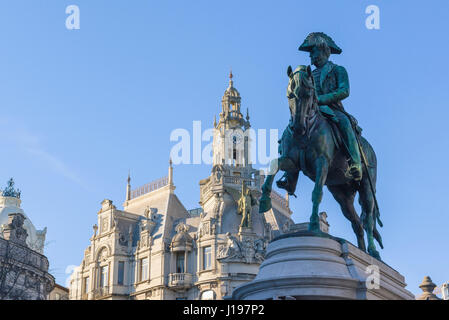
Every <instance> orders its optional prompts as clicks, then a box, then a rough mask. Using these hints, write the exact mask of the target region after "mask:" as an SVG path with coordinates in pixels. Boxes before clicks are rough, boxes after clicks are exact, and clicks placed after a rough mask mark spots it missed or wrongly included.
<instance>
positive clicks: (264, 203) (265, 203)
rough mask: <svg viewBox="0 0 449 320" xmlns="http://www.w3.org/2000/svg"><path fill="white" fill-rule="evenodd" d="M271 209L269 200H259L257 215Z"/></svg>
mask: <svg viewBox="0 0 449 320" xmlns="http://www.w3.org/2000/svg"><path fill="white" fill-rule="evenodd" d="M270 209H271V199H270V198H268V199H260V202H259V213H265V212H267V211H269V210H270Z"/></svg>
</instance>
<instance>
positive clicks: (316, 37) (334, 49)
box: [298, 32, 342, 54]
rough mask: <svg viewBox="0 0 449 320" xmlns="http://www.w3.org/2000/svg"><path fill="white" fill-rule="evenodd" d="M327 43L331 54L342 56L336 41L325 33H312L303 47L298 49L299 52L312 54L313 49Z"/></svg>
mask: <svg viewBox="0 0 449 320" xmlns="http://www.w3.org/2000/svg"><path fill="white" fill-rule="evenodd" d="M322 42H325V43H326V44H327V46H328V47H329V49H330V50H331V53H334V54H340V53H341V52H342V50H341V49H340V48H339V47H338V46H337V45H336V44H335V42H334V40H332V38H331V37H329V36H328V35H327V34H325V33H323V32H312V33H310V34H309V35H308V36H307V38H306V40H304V42H303V43H302V45H301V46H300V47H299V48H298V50H299V51H305V52H311V51H312V48H313V47H314V46H316V45H317V44H319V43H322Z"/></svg>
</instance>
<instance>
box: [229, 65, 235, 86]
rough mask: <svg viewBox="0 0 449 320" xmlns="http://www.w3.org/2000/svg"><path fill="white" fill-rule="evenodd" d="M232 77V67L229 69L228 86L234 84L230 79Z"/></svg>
mask: <svg viewBox="0 0 449 320" xmlns="http://www.w3.org/2000/svg"><path fill="white" fill-rule="evenodd" d="M232 78H234V75H233V74H232V68H231V70H230V71H229V87H230V88H232V87H233V85H234V81H233V80H232Z"/></svg>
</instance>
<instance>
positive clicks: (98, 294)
mask: <svg viewBox="0 0 449 320" xmlns="http://www.w3.org/2000/svg"><path fill="white" fill-rule="evenodd" d="M92 293H93V294H92V296H93V299H94V300H100V299H103V298H105V297H107V296H109V295H110V293H109V287H99V288H96V289H95V290H94V291H93V292H92Z"/></svg>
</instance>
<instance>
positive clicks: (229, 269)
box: [70, 73, 293, 300]
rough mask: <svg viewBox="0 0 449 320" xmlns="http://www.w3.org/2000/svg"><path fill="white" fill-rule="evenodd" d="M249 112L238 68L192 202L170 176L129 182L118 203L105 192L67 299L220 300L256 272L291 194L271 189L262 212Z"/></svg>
mask: <svg viewBox="0 0 449 320" xmlns="http://www.w3.org/2000/svg"><path fill="white" fill-rule="evenodd" d="M250 128H251V126H250V122H249V115H248V112H247V115H246V117H244V116H243V115H242V113H241V97H240V94H239V92H238V91H237V89H236V88H235V87H234V84H233V79H232V73H231V75H230V80H229V86H228V88H227V89H226V91H225V93H224V95H223V98H222V110H221V113H220V115H219V121H218V122H217V120H215V121H214V141H213V167H212V170H211V175H210V176H209V177H207V178H206V179H203V180H201V181H200V182H199V184H200V205H201V207H200V208H198V209H193V210H187V209H186V208H185V207H184V205H183V204H182V203H181V201H180V200H179V198H178V197H177V196H176V193H175V189H176V187H175V185H174V181H173V167H172V163H171V161H170V165H169V168H168V176H167V177H165V178H162V179H160V180H158V181H155V182H152V183H150V184H147V185H145V186H143V187H140V188H137V189H135V190H131V181H130V178H129V177H128V184H127V189H126V200H125V202H124V204H123V210H119V209H117V208H116V206H115V205H114V204H113V202H112V201H111V200H104V201H103V202H102V204H101V209H100V210H99V211H98V213H97V224H95V225H94V227H93V234H92V237H91V239H90V245H89V246H88V247H87V248H86V250H85V251H84V258H83V261H82V263H81V265H80V266H79V267H78V268H77V269H76V270H75V271H74V273H73V274H72V278H71V283H70V299H139V300H141V299H150V300H155V299H156V300H160V299H189V300H193V299H223V298H224V297H225V296H230V295H231V294H232V291H233V290H234V288H235V287H237V286H238V285H240V284H243V283H246V282H248V281H250V280H252V279H253V278H254V277H255V276H256V275H257V272H258V269H259V265H260V263H261V262H262V261H263V259H264V253H265V248H266V245H267V243H268V242H269V241H270V239H272V238H273V237H274V236H277V235H280V234H282V233H284V232H286V231H287V230H288V229H289V227H290V226H291V225H292V224H293V222H292V220H291V218H290V216H291V213H292V212H291V211H290V209H289V206H288V198H287V199H285V198H284V197H282V196H281V195H279V194H277V193H275V192H273V193H272V198H273V209H271V210H270V211H268V212H266V213H265V214H259V212H258V203H257V199H259V197H260V194H261V191H260V190H261V186H262V183H263V180H264V176H263V174H261V173H260V172H259V170H256V169H254V168H253V167H252V165H251V161H250V160H251V159H250V146H251V136H250V135H249V134H248V133H249V129H250Z"/></svg>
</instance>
